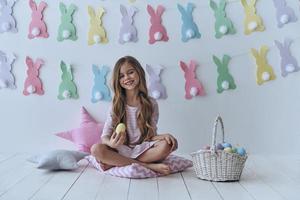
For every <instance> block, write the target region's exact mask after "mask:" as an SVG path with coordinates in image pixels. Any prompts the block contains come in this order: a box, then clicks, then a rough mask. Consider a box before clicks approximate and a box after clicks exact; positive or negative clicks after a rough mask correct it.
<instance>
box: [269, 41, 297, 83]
mask: <svg viewBox="0 0 300 200" xmlns="http://www.w3.org/2000/svg"><path fill="white" fill-rule="evenodd" d="M274 42H275V45H276V46H277V48H278V49H279V51H280V56H281V75H282V76H283V77H286V76H287V75H288V74H289V73H293V72H297V71H299V69H300V68H299V65H298V63H297V60H296V59H295V57H293V56H292V54H291V52H290V49H289V48H290V46H291V44H292V40H290V39H285V40H284V44H282V43H280V42H279V41H277V40H275V41H274Z"/></svg>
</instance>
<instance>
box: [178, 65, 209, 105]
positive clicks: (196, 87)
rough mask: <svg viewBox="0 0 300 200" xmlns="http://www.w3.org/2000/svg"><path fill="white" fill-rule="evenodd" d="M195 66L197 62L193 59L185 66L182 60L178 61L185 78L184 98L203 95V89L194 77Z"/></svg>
mask: <svg viewBox="0 0 300 200" xmlns="http://www.w3.org/2000/svg"><path fill="white" fill-rule="evenodd" d="M196 66H197V63H196V61H194V60H191V61H190V64H189V66H187V65H186V64H185V63H184V62H183V61H180V67H181V69H182V70H183V72H184V78H185V98H186V99H192V98H193V97H195V96H198V95H200V96H204V95H205V91H204V88H203V86H202V84H201V83H200V81H199V80H198V79H197V78H196Z"/></svg>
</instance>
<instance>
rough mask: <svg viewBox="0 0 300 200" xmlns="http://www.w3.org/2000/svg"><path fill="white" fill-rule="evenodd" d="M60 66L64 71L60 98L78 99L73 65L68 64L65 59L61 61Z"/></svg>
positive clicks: (60, 86)
mask: <svg viewBox="0 0 300 200" xmlns="http://www.w3.org/2000/svg"><path fill="white" fill-rule="evenodd" d="M60 68H61V71H62V76H61V79H62V82H61V83H60V85H59V95H58V97H57V98H58V99H59V100H64V99H70V98H73V99H78V94H77V88H76V85H75V83H74V82H73V74H72V68H71V66H67V65H66V64H65V63H64V61H61V62H60Z"/></svg>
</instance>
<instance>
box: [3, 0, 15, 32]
mask: <svg viewBox="0 0 300 200" xmlns="http://www.w3.org/2000/svg"><path fill="white" fill-rule="evenodd" d="M16 1H18V0H8V1H7V0H1V1H0V33H4V32H12V33H16V32H18V29H17V24H16V20H15V18H14V17H13V15H12V14H13V7H14V5H15V3H16Z"/></svg>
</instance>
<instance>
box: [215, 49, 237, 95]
mask: <svg viewBox="0 0 300 200" xmlns="http://www.w3.org/2000/svg"><path fill="white" fill-rule="evenodd" d="M230 59H231V58H230V56H228V55H224V56H223V59H222V61H221V60H220V59H219V58H217V57H216V56H215V55H213V61H214V63H215V64H216V65H217V68H218V74H219V75H218V79H217V86H218V89H217V92H218V93H222V92H223V91H224V90H229V89H235V88H236V85H235V83H234V79H233V77H232V75H231V74H230V73H229V69H228V63H229V61H230Z"/></svg>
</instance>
